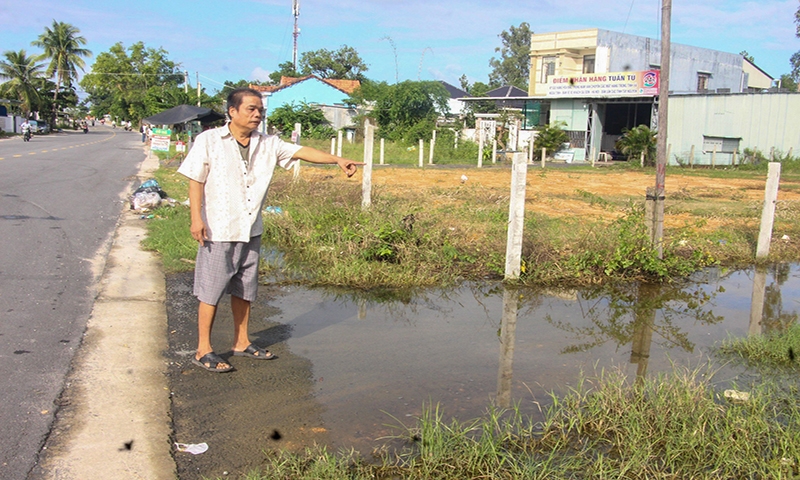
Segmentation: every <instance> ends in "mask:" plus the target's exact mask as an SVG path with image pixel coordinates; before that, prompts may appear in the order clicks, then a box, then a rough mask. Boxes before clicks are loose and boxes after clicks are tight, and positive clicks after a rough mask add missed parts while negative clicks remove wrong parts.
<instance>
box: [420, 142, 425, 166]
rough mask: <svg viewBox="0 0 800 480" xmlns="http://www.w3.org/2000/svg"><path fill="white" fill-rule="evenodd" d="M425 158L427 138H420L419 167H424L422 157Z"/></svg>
mask: <svg viewBox="0 0 800 480" xmlns="http://www.w3.org/2000/svg"><path fill="white" fill-rule="evenodd" d="M423 158H425V140H423V139H421V138H420V139H419V167H420V168H422V159H423Z"/></svg>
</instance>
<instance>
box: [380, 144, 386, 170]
mask: <svg viewBox="0 0 800 480" xmlns="http://www.w3.org/2000/svg"><path fill="white" fill-rule="evenodd" d="M384 141H385V139H383V138H381V159H380V162H381V165H383V152H384V143H385V142H384Z"/></svg>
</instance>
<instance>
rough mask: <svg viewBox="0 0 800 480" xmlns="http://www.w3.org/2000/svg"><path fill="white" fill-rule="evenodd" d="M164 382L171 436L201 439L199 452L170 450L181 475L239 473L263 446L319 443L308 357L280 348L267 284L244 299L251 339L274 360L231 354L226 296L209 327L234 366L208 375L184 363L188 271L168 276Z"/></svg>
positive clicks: (191, 336)
mask: <svg viewBox="0 0 800 480" xmlns="http://www.w3.org/2000/svg"><path fill="white" fill-rule="evenodd" d="M166 285H167V305H166V306H167V317H168V325H169V350H168V351H167V352H166V356H167V358H168V360H169V370H168V376H169V383H170V394H171V398H172V420H173V431H174V438H173V441H174V442H179V443H187V444H198V443H206V444H207V445H208V447H209V448H208V451H206V452H205V453H203V454H201V455H192V454H190V453H181V452H178V453H175V454H174V456H175V463H176V465H177V468H178V476H179V478H180V479H181V480H193V479H204V478H242V477H243V476H244V475H246V474H247V473H248V472H250V471H252V470H253V469H255V468H257V467H258V466H259V465H260V464H261V463H262V462H263V460H264V458H265V454H264V452H265V451H270V450H276V449H280V448H285V449H289V450H291V451H300V450H302V449H303V448H304V447H305V446H311V445H313V444H314V443H321V444H326V443H328V442H327V437H326V435H327V431H326V430H325V428H324V426H323V422H322V420H321V416H320V414H321V412H320V408H321V407H320V405H319V403H318V402H316V401H315V400H314V397H313V388H314V380H313V378H312V370H311V364H310V362H309V361H308V360H307V359H305V358H303V357H300V356H297V355H293V354H291V353H290V352H288V351H287V349H286V343H285V340H286V339H287V338H288V337H289V334H290V332H289V330H288V329H289V328H291V327H289V326H286V325H282V324H279V323H275V322H272V321H270V317H271V316H273V315H275V314H276V313H277V311H276V310H275V309H274V308H272V307H270V306H269V305H268V302H269V300H270V297H271V296H272V295H271V294H270V288H271V287H269V286H264V287H262V288H261V289H260V290H259V294H258V299H257V300H256V301H255V302H254V303H253V304H252V306H251V308H252V310H251V317H250V332H251V339H252V340H253V341H254V343H257V344H258V345H259V346H262V347H266V348H268V349H269V350H270V351H272V352H273V353H275V354H276V355H278V357H279V358H277V359H276V360H268V361H265V360H260V361H259V360H251V359H248V358H244V357H232V353H231V350H230V345H231V344H232V336H233V325H232V318H231V314H230V307H229V305H228V303H227V299H225V300H224V301H223V303H221V304H220V308H219V309H218V311H217V318H216V320H215V324H214V330H213V332H212V343H213V344H214V346H215V348H216V350H217V353H219V354H220V356H222V357H223V358H225V359H226V360H229V361H230V362H231V364H232V365H233V366H234V367H235V368H236V371H235V372H233V373H219V374H217V373H210V372H206V371H203V370H200V369H199V368H197V367H196V366H194V365H193V364H192V362H191V358H192V355H193V353H194V348H195V347H196V345H197V344H196V342H197V340H196V339H197V324H196V322H197V300H196V299H195V297H194V296H193V295H192V285H193V273H192V272H189V273H182V274H174V275H168V276H167V279H166Z"/></svg>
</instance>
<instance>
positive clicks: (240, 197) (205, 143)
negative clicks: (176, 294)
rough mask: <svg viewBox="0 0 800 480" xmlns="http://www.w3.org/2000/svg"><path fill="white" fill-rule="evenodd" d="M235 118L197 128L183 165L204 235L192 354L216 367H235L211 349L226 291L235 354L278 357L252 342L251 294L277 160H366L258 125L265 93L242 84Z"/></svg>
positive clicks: (351, 167) (343, 164)
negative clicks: (216, 125) (269, 131)
mask: <svg viewBox="0 0 800 480" xmlns="http://www.w3.org/2000/svg"><path fill="white" fill-rule="evenodd" d="M227 105H228V116H229V117H230V122H229V123H228V124H227V125H225V126H222V127H219V128H215V129H212V130H208V131H206V132H203V133H201V134H200V135H198V136H197V139H196V140H195V144H194V146H193V147H192V149H191V151H190V152H189V154H188V155H187V156H186V159H185V160H184V162H183V164H182V165H181V166H180V168H179V169H178V172H179V173H181V174H183V175H185V176H186V177H188V178H189V204H190V210H191V227H190V228H191V232H192V237H193V238H194V239H195V240H197V242H198V243H199V248H198V251H197V261H196V264H195V276H194V294H195V296H196V297H197V299H198V300H199V301H200V305H199V307H198V312H197V333H198V335H197V337H198V339H197V352H196V353H195V356H194V358H193V359H192V362H193V363H194V364H195V365H197V366H199V367H201V368H204V369H206V370H209V371H212V372H228V371H230V370H232V369H233V367H232V366H231V365H230V364H229V363H227V362H225V360H223V359H222V358H221V357H220V356H219V355H217V354H216V353H214V349H213V348H212V346H211V339H210V337H211V328H212V326H213V324H214V317H215V315H216V311H217V304H218V303H219V300H220V299H221V298H222V296H223V294H224V293H225V292H226V291H227V292H228V293H230V294H231V310H232V312H233V327H234V338H233V355H235V356H244V357H250V358H254V359H258V360H271V359H274V358H276V357H275V355H273V354H272V353H271V352H269V351H268V350H265V349H264V348H261V347H258V346H256V345H254V344H252V343H251V342H250V339H249V335H248V322H249V319H250V302H252V301H253V300H254V299H255V296H256V292H257V290H258V258H259V251H260V247H261V234H262V233H263V221H262V218H261V209H262V208H263V203H264V199H265V198H266V195H267V190H268V188H269V184H270V181H271V179H272V174H273V171H274V169H275V167H276V166H277V165H280V166H282V167H284V168H289V167H290V165H291V164H292V162H293V161H294V160H296V159H300V160H305V161H307V162H311V163H318V164H336V165H338V166H339V167H340V168H341V169H342V170H343V171H344V173H345V174H346V175H347V176H348V177H350V176H352V175H353V174H354V173H356V170H357V166H358V165H363V164H362V163H361V162H354V161H352V160H348V159H345V158H341V157H337V156H334V155H330V154H328V153H325V152H322V151H319V150H315V149H313V148H309V147H301V146H299V145H294V144H291V143H287V142H284V141H282V140H281V139H280V138H278V137H276V136H273V135H266V134H263V133H259V132H258V131H257V129H258V127H259V126H260V125H261V121H262V119H263V116H264V107H263V103H262V101H261V94H260V93H259V92H258V91H256V90H253V89H250V88H237V89H235V90H233V91H232V92H231V93H230V94H229V95H228V103H227Z"/></svg>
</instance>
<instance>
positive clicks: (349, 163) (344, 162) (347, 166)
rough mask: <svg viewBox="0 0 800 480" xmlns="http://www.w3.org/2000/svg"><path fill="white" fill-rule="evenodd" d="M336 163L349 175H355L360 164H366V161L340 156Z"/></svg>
mask: <svg viewBox="0 0 800 480" xmlns="http://www.w3.org/2000/svg"><path fill="white" fill-rule="evenodd" d="M336 163H337V165H339V168H341V169H342V170H343V171H344V173H345V175H347V176H348V177H352V176H353V175H355V173H356V172H357V171H358V166H359V165H364V162H355V161H353V160H348V159H346V158H339V159H338V160H337V161H336Z"/></svg>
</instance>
